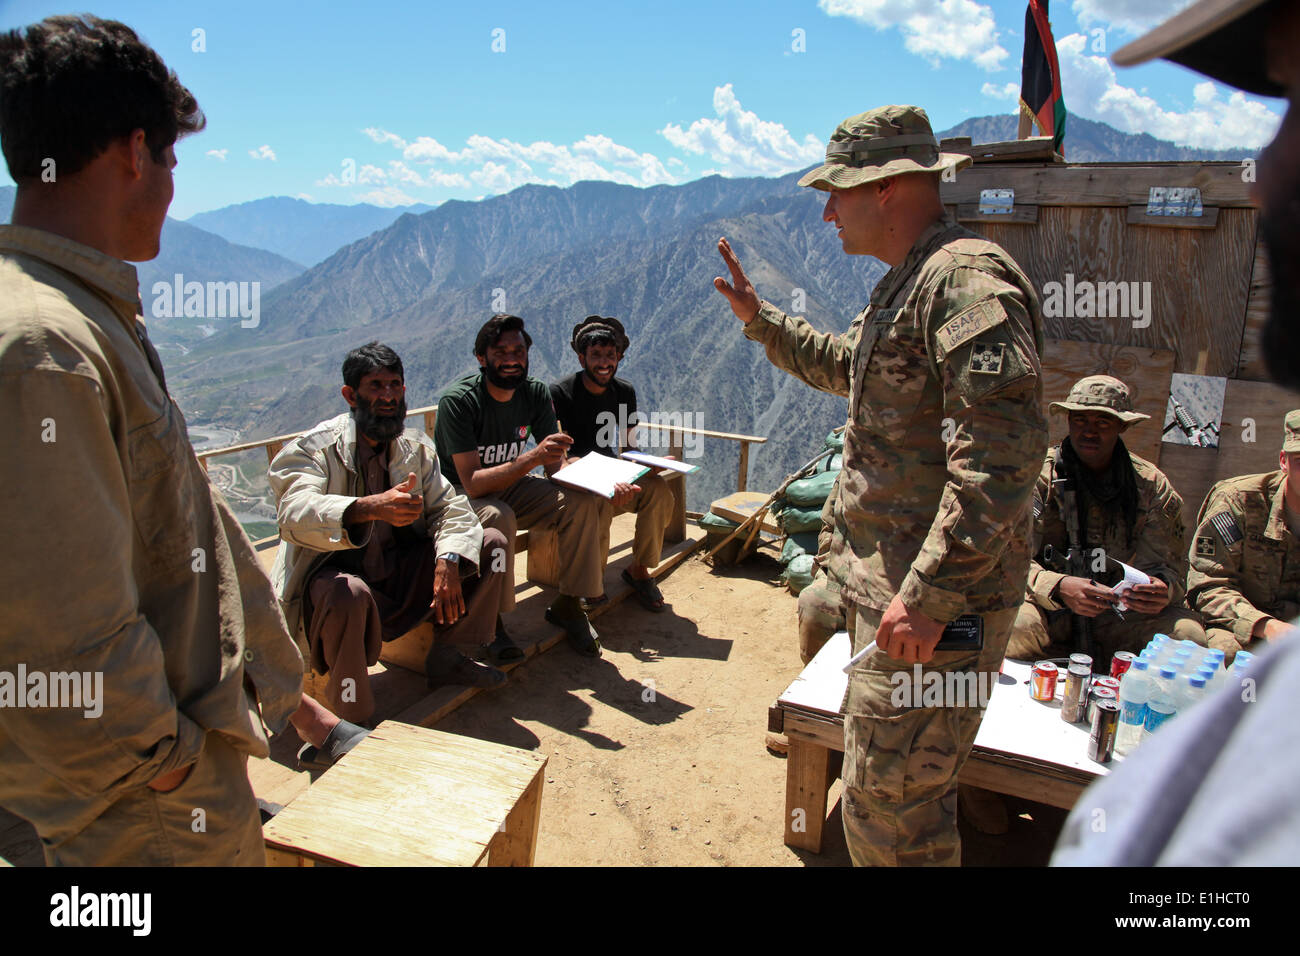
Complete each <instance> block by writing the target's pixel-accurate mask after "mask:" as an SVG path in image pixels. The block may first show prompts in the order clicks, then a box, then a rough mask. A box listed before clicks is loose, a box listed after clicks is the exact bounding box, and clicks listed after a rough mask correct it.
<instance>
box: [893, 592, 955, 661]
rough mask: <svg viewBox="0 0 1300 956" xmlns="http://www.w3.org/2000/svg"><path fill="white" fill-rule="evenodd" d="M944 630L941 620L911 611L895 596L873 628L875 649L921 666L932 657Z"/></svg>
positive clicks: (896, 658)
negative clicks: (878, 623) (878, 622)
mask: <svg viewBox="0 0 1300 956" xmlns="http://www.w3.org/2000/svg"><path fill="white" fill-rule="evenodd" d="M943 628H944V624H943V622H942V621H936V620H934V619H933V618H930V617H926V616H925V615H924V614H922V613H921V612H920V611H915V610H913V609H912V608H910V607H908V606H907V605H906V604H904V603H903V599H902V598H900V597H899V596H898V595H897V594H895V595H894V599H893V600H892V601H890V602H889V607H888V608H886V609H885V614H884V616H883V617H882V618H881V619H880V627H879V628H877V629H876V646H877V647H878V648H879V649H880V650H882V651H884V652H885V653H886V654H888V655H889V656H890V657H892V658H894V659H895V660H901V661H904V662H905V663H908V664H915V663H921V664H924V663H925V662H926V661H928V660H930V659H931V658H932V657H934V648H935V645H936V644H938V643H939V640H940V639H941V638H942V637H943Z"/></svg>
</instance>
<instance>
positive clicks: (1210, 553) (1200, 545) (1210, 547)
mask: <svg viewBox="0 0 1300 956" xmlns="http://www.w3.org/2000/svg"><path fill="white" fill-rule="evenodd" d="M1196 556H1197V557H1198V558H1212V557H1214V539H1213V538H1212V537H1210V536H1209V535H1208V534H1198V535H1197V536H1196Z"/></svg>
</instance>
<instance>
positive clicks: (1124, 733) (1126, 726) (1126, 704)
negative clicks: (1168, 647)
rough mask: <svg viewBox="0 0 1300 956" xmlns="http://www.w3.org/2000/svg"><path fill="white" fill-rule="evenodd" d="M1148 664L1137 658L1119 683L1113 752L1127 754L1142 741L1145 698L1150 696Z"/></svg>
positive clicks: (1145, 709)
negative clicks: (1117, 720) (1117, 723)
mask: <svg viewBox="0 0 1300 956" xmlns="http://www.w3.org/2000/svg"><path fill="white" fill-rule="evenodd" d="M1149 667H1150V664H1149V663H1148V662H1147V661H1145V660H1143V659H1142V658H1141V657H1139V658H1138V659H1137V660H1135V661H1134V662H1133V663H1132V664H1131V665H1130V666H1129V669H1128V670H1126V671H1125V672H1124V676H1123V677H1122V678H1120V682H1119V732H1118V733H1116V735H1115V752H1116V753H1118V754H1120V755H1121V756H1122V755H1124V754H1127V753H1128V752H1129V751H1131V750H1132V749H1133V748H1134V747H1136V746H1137V745H1138V743H1139V742H1140V741H1141V740H1142V730H1143V727H1144V726H1145V725H1146V719H1147V713H1146V711H1147V698H1148V697H1150V695H1151V673H1150V671H1149V669H1148V668H1149Z"/></svg>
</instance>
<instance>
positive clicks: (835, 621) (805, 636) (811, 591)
mask: <svg viewBox="0 0 1300 956" xmlns="http://www.w3.org/2000/svg"><path fill="white" fill-rule="evenodd" d="M844 627H845V619H844V608H843V607H842V606H841V605H840V585H839V582H838V581H836V580H835V579H834V578H832V577H830V576H829V575H827V573H826V571H825V569H824V568H820V567H819V568H817V569H816V570H815V571H814V572H813V579H812V584H810V585H808V586H807V587H806V588H804V589H803V590H802V591H800V592H799V657H800V659H802V660H803V662H804V663H805V664H807V663H808V662H809V661H810V660H812V659H813V658H814V657H816V656H817V652H818V651H820V650H821V649H822V646H823V645H825V643H826V642H827V641H829V640H830V639H831V635H833V634H834V633H835V632H836V631H842V630H844Z"/></svg>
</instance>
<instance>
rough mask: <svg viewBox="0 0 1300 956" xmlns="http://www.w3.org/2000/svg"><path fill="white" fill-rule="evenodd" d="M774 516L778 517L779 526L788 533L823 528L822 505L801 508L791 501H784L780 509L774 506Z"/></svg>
mask: <svg viewBox="0 0 1300 956" xmlns="http://www.w3.org/2000/svg"><path fill="white" fill-rule="evenodd" d="M772 516H773V517H774V518H776V524H777V527H779V528H780V529H781V530H782V531H784V532H785V533H786V534H798V533H799V532H800V531H814V532H816V531H821V529H822V506H821V505H820V504H818V505H815V506H814V507H812V508H799V507H796V506H794V505H792V504H790V503H789V502H782V506H781V509H780V511H778V510H777V507H776V506H773V508H772Z"/></svg>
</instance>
